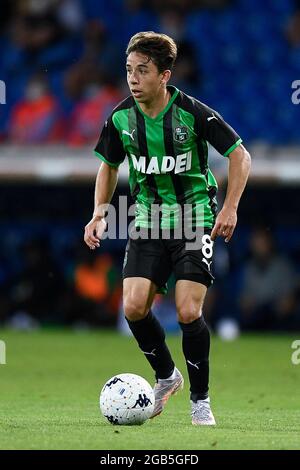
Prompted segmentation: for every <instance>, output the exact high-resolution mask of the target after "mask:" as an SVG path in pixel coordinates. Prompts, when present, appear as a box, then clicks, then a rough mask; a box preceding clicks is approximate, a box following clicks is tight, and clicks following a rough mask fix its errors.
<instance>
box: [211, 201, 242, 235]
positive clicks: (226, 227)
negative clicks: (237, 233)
mask: <svg viewBox="0 0 300 470" xmlns="http://www.w3.org/2000/svg"><path fill="white" fill-rule="evenodd" d="M236 223H237V214H236V211H235V210H234V209H227V208H224V207H223V209H222V210H221V211H220V212H219V214H218V216H217V219H216V223H215V226H214V228H213V229H212V232H211V235H210V237H211V239H212V240H213V241H214V240H215V239H216V237H224V238H225V242H226V243H228V242H229V240H230V239H231V237H232V235H233V232H234V229H235V227H236Z"/></svg>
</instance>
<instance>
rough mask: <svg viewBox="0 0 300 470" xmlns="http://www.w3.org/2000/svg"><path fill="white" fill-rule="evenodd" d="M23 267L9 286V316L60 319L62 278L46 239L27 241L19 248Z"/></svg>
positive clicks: (47, 319) (49, 321) (44, 320)
mask: <svg viewBox="0 0 300 470" xmlns="http://www.w3.org/2000/svg"><path fill="white" fill-rule="evenodd" d="M20 256H21V259H22V264H23V266H22V269H21V271H20V272H19V274H18V275H16V277H15V278H14V279H12V280H11V281H10V283H9V286H8V288H7V298H8V299H9V303H10V316H11V317H12V318H14V317H15V319H16V321H17V319H18V318H22V322H23V320H24V318H25V317H26V318H27V319H30V318H33V319H35V320H37V321H39V322H44V323H45V322H46V323H53V322H55V321H60V318H61V314H62V312H61V299H62V296H63V294H64V291H65V283H64V280H63V277H62V275H61V273H60V271H59V269H58V267H57V266H56V263H55V261H54V260H53V257H52V255H51V252H50V249H49V246H48V243H47V240H46V239H36V240H32V241H30V242H26V243H25V244H24V246H23V247H22V249H21V251H20Z"/></svg>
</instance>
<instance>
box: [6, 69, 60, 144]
mask: <svg viewBox="0 0 300 470" xmlns="http://www.w3.org/2000/svg"><path fill="white" fill-rule="evenodd" d="M62 134H63V120H62V115H61V112H60V109H59V105H58V102H57V100H56V98H55V97H54V96H52V94H51V93H50V91H49V90H48V88H47V84H46V82H45V80H44V79H43V78H42V77H40V76H35V77H33V78H32V79H31V80H30V81H29V83H28V85H27V87H26V90H25V96H24V98H23V99H22V100H21V101H20V102H18V103H17V104H16V105H15V106H14V107H13V109H12V112H11V118H10V122H9V127H8V135H9V138H10V140H11V142H13V143H16V144H37V143H53V142H56V141H57V140H59V139H60V138H61V136H62Z"/></svg>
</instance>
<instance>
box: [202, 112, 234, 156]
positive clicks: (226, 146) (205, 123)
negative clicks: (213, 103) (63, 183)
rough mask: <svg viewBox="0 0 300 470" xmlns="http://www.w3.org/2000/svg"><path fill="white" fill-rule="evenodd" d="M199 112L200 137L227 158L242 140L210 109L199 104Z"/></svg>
mask: <svg viewBox="0 0 300 470" xmlns="http://www.w3.org/2000/svg"><path fill="white" fill-rule="evenodd" d="M199 111H200V116H199V119H200V123H199V128H200V134H201V135H200V137H202V138H203V139H205V140H207V141H208V142H209V143H210V144H211V145H212V146H213V147H214V148H215V149H216V150H217V151H218V152H219V153H220V154H221V155H223V156H224V157H228V155H229V154H230V152H232V151H233V150H234V149H235V148H236V147H238V145H240V144H241V143H242V139H241V138H240V136H239V135H238V134H237V133H236V132H235V130H234V129H233V128H232V127H231V126H230V125H229V124H227V122H225V121H224V119H223V118H222V116H221V115H220V114H219V113H217V112H216V111H215V110H213V109H212V108H209V107H208V106H206V105H204V104H203V103H201V106H200V109H199Z"/></svg>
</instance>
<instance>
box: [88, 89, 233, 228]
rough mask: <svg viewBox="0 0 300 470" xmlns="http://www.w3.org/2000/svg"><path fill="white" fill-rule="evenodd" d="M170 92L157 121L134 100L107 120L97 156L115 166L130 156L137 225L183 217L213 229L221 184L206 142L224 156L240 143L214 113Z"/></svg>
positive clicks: (167, 223) (168, 223)
mask: <svg viewBox="0 0 300 470" xmlns="http://www.w3.org/2000/svg"><path fill="white" fill-rule="evenodd" d="M168 89H169V91H170V93H171V99H170V101H169V102H168V104H167V106H166V107H165V109H164V110H163V111H162V112H161V113H159V114H158V116H156V117H155V118H151V117H149V116H147V115H146V114H145V113H143V111H142V110H141V108H140V106H139V104H138V103H137V102H136V101H135V100H134V98H133V97H132V96H130V97H128V98H126V99H125V100H124V101H123V102H122V103H120V104H119V105H118V106H117V107H116V108H115V109H114V110H113V112H112V114H111V115H110V117H109V118H108V119H107V121H106V122H105V125H104V127H103V129H102V132H101V136H100V139H99V141H98V144H97V146H96V148H95V153H96V155H97V156H98V157H99V158H100V159H101V160H103V161H104V162H106V163H107V164H108V165H111V166H113V167H118V166H119V165H120V163H122V162H123V160H124V158H125V156H126V155H127V157H128V161H129V184H130V190H131V194H132V196H133V198H134V201H135V203H136V209H135V226H136V227H145V228H147V227H153V223H154V220H159V222H158V223H159V225H160V227H161V228H170V227H174V228H175V227H176V226H177V224H178V221H179V220H182V219H180V217H182V218H183V219H184V221H185V222H188V224H189V225H190V226H204V227H212V226H213V224H214V220H215V216H216V197H215V196H216V191H217V182H216V180H215V178H214V176H213V174H212V172H211V171H210V169H209V166H208V142H209V143H210V144H211V145H212V146H213V147H214V148H215V149H216V150H217V151H218V152H219V153H221V154H222V155H224V156H225V157H226V156H228V155H229V153H230V152H232V150H234V149H235V148H236V147H237V146H238V145H239V144H240V143H241V142H242V140H241V138H240V137H239V136H238V135H237V133H236V132H235V131H234V130H233V129H232V128H231V127H230V126H229V125H228V124H227V123H226V122H224V120H223V119H222V117H221V116H220V115H219V114H218V113H217V112H216V111H214V110H213V109H211V108H209V107H208V106H206V105H205V104H203V103H201V102H200V101H198V100H196V99H195V98H193V97H190V96H188V95H186V94H185V93H183V92H182V91H180V90H178V89H177V88H175V87H173V86H168ZM157 213H159V219H155V215H157ZM180 214H181V215H180Z"/></svg>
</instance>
